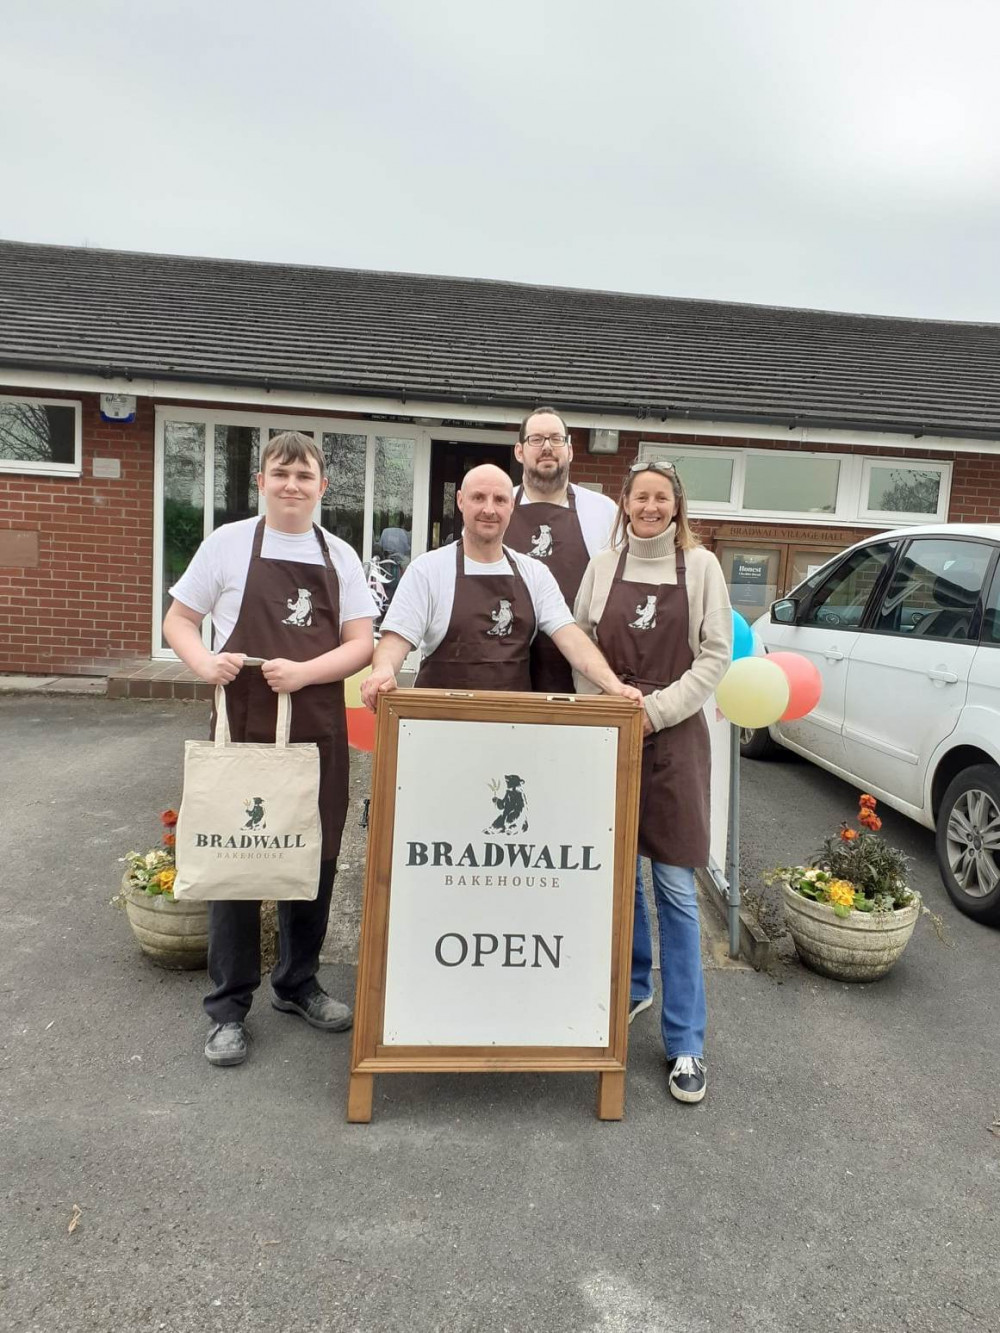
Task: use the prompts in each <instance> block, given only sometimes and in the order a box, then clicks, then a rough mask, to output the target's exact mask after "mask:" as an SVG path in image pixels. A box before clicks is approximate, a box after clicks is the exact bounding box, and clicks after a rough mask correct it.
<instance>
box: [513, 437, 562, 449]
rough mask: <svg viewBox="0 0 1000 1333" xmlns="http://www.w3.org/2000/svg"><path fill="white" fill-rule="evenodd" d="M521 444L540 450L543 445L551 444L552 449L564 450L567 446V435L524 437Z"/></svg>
mask: <svg viewBox="0 0 1000 1333" xmlns="http://www.w3.org/2000/svg"><path fill="white" fill-rule="evenodd" d="M521 443H522V444H530V445H531V447H532V449H541V447H542V446H543V445H545V444H551V445H552V448H553V449H565V447H566V445H567V444H569V436H568V435H559V434H556V435H526V436H525V437H524V439H523V440H522V441H521Z"/></svg>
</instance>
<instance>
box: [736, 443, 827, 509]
mask: <svg viewBox="0 0 1000 1333" xmlns="http://www.w3.org/2000/svg"><path fill="white" fill-rule="evenodd" d="M839 480H840V459H839V458H812V457H810V456H808V455H806V454H789V453H774V454H748V455H747V466H746V485H745V486H744V490H743V508H744V509H766V510H776V511H778V512H781V513H794V514H832V513H834V512H835V510H836V508H837V484H838V482H839Z"/></svg>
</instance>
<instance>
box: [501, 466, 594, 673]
mask: <svg viewBox="0 0 1000 1333" xmlns="http://www.w3.org/2000/svg"><path fill="white" fill-rule="evenodd" d="M566 498H567V500H568V502H569V503H568V505H556V504H550V503H549V502H548V501H547V500H534V501H531V502H530V503H528V504H521V487H520V486H518V488H517V490H516V491H515V492H514V512H513V515H512V517H511V520H510V524H509V525H508V528H507V534H506V536H507V543H508V545H509V546H511V547H513V549H514V550H515V551H522V552H523V553H524V554H525V555H530V556H533V557H534V558H535V559H536V560H541V561H543V562H544V563H545V564H546V565H548V567H549V569H550V570H551V571H552V573H553V574H554V576H555V580H556V583H558V584H559V591H560V592H561V593H562V595H563V596H564V597H565V598H566V602H567V604H568V606H569V609H570V610H571V611H572V610H573V603H574V602H575V601H576V594H577V593H578V592H579V591H580V584H581V583H582V582H583V572H584V570H585V569H586V568H587V564H588V563H589V561H590V553H589V551H588V550H587V543H586V542H585V541H584V540H583V530H582V528H581V527H580V520H579V519H578V518H577V515H576V496H575V494H574V490H573V487H572V486H570V487H569V489H568V491H567V493H566ZM543 527H544V528H547V529H548V531H547V532H544V531H543ZM531 688H532V689H533V690H536V691H538V692H539V693H541V694H572V693H573V669H572V667H571V666H570V664H569V663H568V662H567V661H566V659H565V657H563V655H562V653H561V652H560V651H559V649H558V648H557V647H556V646H555V644H554V643H553V642H552V640H551V639H550V638H549V636H548V635H547V634H539V635H537V636H536V637H535V641H534V643H533V644H532V645H531Z"/></svg>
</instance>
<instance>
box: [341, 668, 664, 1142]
mask: <svg viewBox="0 0 1000 1333" xmlns="http://www.w3.org/2000/svg"><path fill="white" fill-rule="evenodd" d="M641 746H642V711H641V709H638V708H636V707H635V706H634V705H633V704H630V703H628V702H627V701H625V700H622V699H615V698H610V697H607V696H603V695H602V696H595V697H587V698H581V697H570V696H545V695H538V694H508V693H500V692H489V691H482V692H475V693H462V692H457V691H444V690H423V689H412V690H394V691H392V692H391V693H390V694H388V695H382V696H381V697H380V699H379V703H378V717H377V733H376V744H375V754H374V766H373V779H372V800H371V807H370V813H369V830H368V859H367V867H366V874H365V890H364V906H363V911H362V920H361V948H360V956H359V961H358V980H357V1000H356V1009H355V1027H354V1042H353V1049H352V1056H351V1076H350V1084H349V1090H348V1101H347V1118H348V1120H349V1121H354V1122H362V1123H363V1122H367V1121H369V1120H370V1119H371V1115H372V1102H373V1096H374V1077H375V1075H376V1074H389V1073H430V1072H448V1073H458V1072H468V1073H500V1072H505V1071H515V1070H528V1071H536V1072H566V1073H579V1072H581V1071H588V1070H593V1071H594V1072H595V1073H597V1075H598V1095H597V1114H598V1116H599V1117H600V1118H601V1119H602V1120H620V1119H621V1117H622V1115H623V1113H624V1104H625V1060H626V1052H627V1045H628V1004H629V975H630V967H631V954H632V912H633V901H634V891H635V889H634V886H635V852H636V836H637V824H638V799H639V776H640V755H641Z"/></svg>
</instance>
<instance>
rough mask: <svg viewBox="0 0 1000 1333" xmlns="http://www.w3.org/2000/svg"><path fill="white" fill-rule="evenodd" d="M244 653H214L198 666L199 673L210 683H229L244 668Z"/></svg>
mask: <svg viewBox="0 0 1000 1333" xmlns="http://www.w3.org/2000/svg"><path fill="white" fill-rule="evenodd" d="M243 657H244V654H243V653H212V654H211V655H210V656H209V658H208V660H207V661H206V662H204V663H203V664H202V665H201V666H199V668H198V675H199V676H200V677H201V678H202V680H204V681H207V682H208V684H209V685H228V684H229V682H230V681H232V680H235V679H236V677H237V676H238V675H239V674H240V671H241V670H242V669H243Z"/></svg>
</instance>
